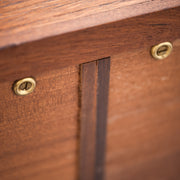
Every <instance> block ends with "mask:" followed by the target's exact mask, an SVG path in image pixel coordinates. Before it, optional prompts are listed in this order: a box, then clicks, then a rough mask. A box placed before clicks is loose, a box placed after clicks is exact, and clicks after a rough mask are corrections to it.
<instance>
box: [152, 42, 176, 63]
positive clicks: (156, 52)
mask: <svg viewBox="0 0 180 180" xmlns="http://www.w3.org/2000/svg"><path fill="white" fill-rule="evenodd" d="M172 49H173V46H172V44H171V43H170V42H163V43H160V44H158V45H155V46H153V47H152V49H151V54H152V56H153V57H154V58H155V59H158V60H160V59H165V58H167V57H168V56H169V55H170V54H171V52H172Z"/></svg>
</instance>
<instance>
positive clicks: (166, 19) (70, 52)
mask: <svg viewBox="0 0 180 180" xmlns="http://www.w3.org/2000/svg"><path fill="white" fill-rule="evenodd" d="M179 19H180V8H179V7H178V8H175V9H170V10H164V11H161V12H157V13H153V14H148V15H144V16H140V17H136V18H131V19H127V20H123V21H120V22H115V23H111V24H107V25H103V26H99V27H94V28H90V29H86V30H83V31H79V32H74V33H69V34H66V35H62V36H57V37H53V38H49V39H44V40H41V41H38V42H33V43H27V44H24V45H21V46H17V47H11V48H8V49H4V50H1V51H0V82H4V81H14V80H15V79H20V78H22V77H23V76H29V75H36V74H39V73H41V72H45V71H47V72H49V70H50V69H51V70H55V69H57V70H58V69H60V68H62V67H67V66H70V65H77V64H81V63H85V62H89V61H94V60H96V59H102V58H103V57H108V56H111V55H115V54H119V53H123V52H128V51H131V50H134V49H139V48H143V47H144V48H150V47H151V46H153V45H155V44H158V43H160V42H164V41H171V42H173V41H175V40H176V39H177V38H179V37H180V21H179Z"/></svg>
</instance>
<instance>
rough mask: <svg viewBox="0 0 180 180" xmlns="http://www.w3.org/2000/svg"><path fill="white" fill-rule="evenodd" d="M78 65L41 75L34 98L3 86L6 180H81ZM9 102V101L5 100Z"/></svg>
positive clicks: (0, 133) (0, 156) (2, 170)
mask: <svg viewBox="0 0 180 180" xmlns="http://www.w3.org/2000/svg"><path fill="white" fill-rule="evenodd" d="M78 71H79V68H78V66H72V67H68V68H64V69H60V70H56V71H50V72H46V73H42V74H38V75H36V81H37V87H36V89H35V91H34V92H33V93H32V94H30V95H28V96H17V95H14V94H13V92H12V91H11V86H12V82H5V83H1V86H0V99H1V108H0V179H2V180H5V179H17V180H18V179H38V180H39V179H53V180H54V179H57V180H59V177H61V179H62V180H63V179H65V180H67V179H69V180H72V179H76V176H77V175H76V173H77V149H78V147H77V134H78V131H77V130H78V123H77V119H78V81H79V76H78ZM2 100H3V102H2Z"/></svg>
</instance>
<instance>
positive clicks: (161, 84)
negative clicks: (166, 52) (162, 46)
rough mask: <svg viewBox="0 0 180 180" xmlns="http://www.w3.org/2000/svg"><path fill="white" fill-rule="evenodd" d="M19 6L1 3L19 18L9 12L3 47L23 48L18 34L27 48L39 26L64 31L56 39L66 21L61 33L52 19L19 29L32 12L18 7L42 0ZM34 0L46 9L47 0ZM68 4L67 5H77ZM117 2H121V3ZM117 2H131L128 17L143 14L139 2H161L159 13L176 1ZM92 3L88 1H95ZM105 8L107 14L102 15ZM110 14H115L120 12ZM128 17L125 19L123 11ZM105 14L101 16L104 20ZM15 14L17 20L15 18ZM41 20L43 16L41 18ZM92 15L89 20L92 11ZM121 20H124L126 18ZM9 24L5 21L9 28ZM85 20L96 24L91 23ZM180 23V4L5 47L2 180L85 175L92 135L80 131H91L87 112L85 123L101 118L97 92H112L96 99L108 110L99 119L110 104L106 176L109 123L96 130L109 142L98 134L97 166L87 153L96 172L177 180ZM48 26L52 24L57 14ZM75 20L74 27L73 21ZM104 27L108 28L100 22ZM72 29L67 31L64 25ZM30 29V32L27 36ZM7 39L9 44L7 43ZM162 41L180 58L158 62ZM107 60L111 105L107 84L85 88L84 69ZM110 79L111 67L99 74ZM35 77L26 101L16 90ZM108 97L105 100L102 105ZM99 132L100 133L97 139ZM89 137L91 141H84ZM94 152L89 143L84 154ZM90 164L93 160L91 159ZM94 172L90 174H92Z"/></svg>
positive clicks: (0, 58) (0, 107) (0, 77)
mask: <svg viewBox="0 0 180 180" xmlns="http://www.w3.org/2000/svg"><path fill="white" fill-rule="evenodd" d="M9 2H10V1H9ZM18 2H19V3H15V1H14V5H12V1H11V3H8V1H3V2H1V5H2V6H1V7H3V8H4V12H3V13H5V14H6V13H7V15H8V13H9V12H8V10H10V9H11V8H12V10H13V11H12V14H13V13H14V17H11V16H7V17H6V18H5V19H8V18H10V19H9V21H8V23H7V28H9V30H7V29H6V28H5V29H3V28H4V27H3V26H1V28H2V31H1V30H0V38H1V42H2V43H3V42H7V44H6V45H8V43H9V40H8V38H9V39H12V41H13V42H15V41H16V43H17V42H18V41H19V39H18V38H20V40H23V41H21V43H22V42H28V39H26V35H27V37H28V38H29V37H30V39H31V41H32V38H31V36H33V37H34V38H36V37H37V36H36V35H37V34H36V33H34V31H33V30H35V31H38V33H39V32H48V31H46V28H45V26H46V25H47V26H48V27H50V31H54V32H55V33H56V30H57V29H58V34H61V32H60V31H61V30H60V28H59V27H58V24H61V23H57V24H56V28H57V29H56V28H54V26H53V25H52V26H51V25H50V24H47V23H45V24H46V25H45V26H42V27H41V28H42V29H43V31H42V29H41V28H40V27H39V24H36V23H37V22H34V23H33V22H32V24H31V23H30V22H28V21H27V26H26V24H25V25H24V26H23V27H25V29H24V30H23V27H22V26H21V25H22V24H21V23H20V24H19V26H18V25H17V24H15V26H14V28H13V27H11V28H10V26H9V25H10V24H9V23H10V22H14V23H16V22H17V21H19V20H20V21H21V20H22V21H23V18H25V17H26V16H25V15H24V16H23V15H22V16H21V17H20V16H17V14H18V11H19V9H18V8H17V7H18V6H21V5H22V6H24V5H29V7H28V6H27V7H26V8H25V7H24V10H25V9H28V8H29V9H31V8H32V6H31V5H32V4H33V2H34V1H26V2H25V1H18ZM36 2H37V4H38V2H40V0H39V1H36ZM42 2H45V1H42ZM55 2H57V1H56V0H55V1H46V3H47V4H48V3H49V4H51V3H55ZM67 2H68V3H69V1H67ZM78 2H81V1H78ZM100 2H101V1H96V2H95V1H94V2H92V3H94V4H96V3H100ZM108 2H111V1H108ZM116 2H117V1H115V2H114V3H115V4H116ZM118 2H121V3H124V5H125V4H126V3H127V6H126V8H125V7H124V6H122V7H121V8H120V10H123V9H125V12H126V11H129V10H128V8H130V10H131V11H130V13H131V12H132V13H135V12H134V11H136V10H138V8H135V7H137V6H139V7H141V8H142V9H143V7H144V8H149V10H150V11H154V8H153V6H151V7H149V6H147V4H148V3H151V4H153V3H155V4H156V5H157V8H158V7H160V8H161V7H162V4H163V3H164V4H163V6H164V7H167V5H168V3H166V2H170V1H163V2H162V1H158V0H155V1H149V0H148V1H144V0H142V1H141V2H140V1H136V0H134V1H118ZM129 2H132V3H135V4H136V5H137V6H134V5H133V4H129V5H128V3H129ZM137 2H138V3H139V4H138V3H137ZM171 2H172V4H173V3H179V1H175V0H173V1H171ZM26 3H27V4H26ZM28 3H30V4H28ZM31 3H32V4H31ZM89 3H90V2H89V1H88V2H87V5H88V4H89ZM141 3H142V4H141ZM158 3H159V6H158ZM37 4H36V5H37ZM172 4H171V5H172ZM39 5H40V4H39ZM121 5H122V4H121ZM174 5H175V4H174ZM103 6H105V7H108V6H109V3H108V4H107V6H106V5H105V4H104V5H103ZM15 7H16V8H15ZM35 7H40V6H33V8H32V9H31V10H32V11H30V12H29V13H28V14H27V16H29V17H30V16H31V15H32V14H31V13H33V12H34V13H35V14H36V12H35V11H36V8H35ZM62 7H63V6H62ZM88 7H89V6H88ZM100 7H101V6H100ZM109 7H110V6H109ZM8 8H9V9H8ZM43 8H44V6H43V7H42V8H39V9H38V10H40V9H41V10H42V12H43V10H44V9H43ZM118 8H119V7H118ZM151 8H152V9H151ZM57 9H58V8H57ZM134 9H135V10H134ZM1 10H2V8H1ZM21 10H23V8H22V9H21ZM47 10H48V6H47ZM84 10H86V9H84ZM132 10H134V11H132ZM118 11H119V9H118ZM143 11H144V10H143ZM23 12H25V11H22V14H23ZM59 12H60V11H59ZM80 12H81V11H79V13H80ZM86 12H87V11H86ZM107 12H110V11H107ZM107 12H105V11H104V13H107ZM112 12H114V13H115V12H116V11H115V10H114V9H112ZM16 13H17V14H16ZM77 13H78V10H77ZM97 13H98V11H97ZM121 13H122V14H124V13H123V11H121ZM144 13H145V11H144ZM49 14H51V13H49ZM72 14H73V13H72ZM80 14H81V13H80ZM100 14H101V13H100ZM100 14H98V15H97V16H98V17H99V18H100V17H101V16H100ZM136 14H138V13H136ZM125 15H126V13H125ZM45 16H48V13H44V17H45ZM115 16H116V13H115ZM15 17H16V19H17V21H13V20H14V19H15ZM17 17H19V18H17ZM41 17H42V16H38V18H41ZM74 17H75V16H74ZM85 17H86V16H85ZM87 17H90V16H89V15H87ZM91 17H93V16H91ZM109 17H112V16H109ZM0 18H1V17H0ZM36 18H37V16H36ZM78 18H81V17H80V15H79V17H78V16H77V21H78V22H80V19H78ZM122 18H124V17H123V16H122ZM5 19H4V18H3V21H4V23H5ZM50 19H51V18H50ZM82 19H83V21H84V22H86V23H88V21H85V20H86V19H85V18H82ZM179 19H180V7H177V8H173V9H168V10H163V11H160V12H155V13H152V14H146V15H142V16H138V17H133V18H130V19H125V20H121V21H116V22H112V23H109V24H103V25H100V26H97V27H92V28H88V29H84V30H80V31H76V32H71V33H66V34H63V35H58V36H54V37H52V36H51V37H49V38H44V39H42V40H39V41H33V42H28V43H25V44H21V45H19V46H16V45H14V46H10V47H6V48H5V47H4V45H3V48H2V49H1V50H0V179H3V180H4V179H5V180H7V179H25V180H26V179H35V180H36V179H37V180H39V179H58V180H59V177H61V179H62V180H63V179H65V180H66V179H67V180H68V179H69V180H73V179H78V177H79V175H80V173H81V172H79V164H80V163H81V159H79V158H80V157H81V155H83V154H82V150H81V148H82V147H83V148H84V147H85V146H83V145H82V144H81V142H80V140H81V139H79V137H80V133H82V134H85V135H87V132H86V131H84V132H83V131H82V132H81V127H88V128H90V127H89V125H87V124H81V125H80V123H81V115H84V119H86V118H87V117H86V116H87V114H86V113H89V116H90V117H89V120H90V119H91V117H94V110H93V108H94V107H93V108H92V107H91V106H89V104H88V102H87V100H90V101H91V100H92V99H90V96H91V95H92V97H93V96H94V94H93V93H94V86H95V87H96V88H97V91H98V93H101V91H102V90H104V94H103V93H102V94H100V96H101V95H102V97H98V96H96V98H99V100H98V101H99V105H100V106H101V107H102V106H104V107H105V108H102V109H103V111H100V110H101V107H98V108H97V106H96V110H95V111H96V118H97V117H103V116H104V115H106V108H107V105H108V119H107V120H108V127H107V128H108V129H107V130H108V135H107V141H106V142H107V151H106V164H105V166H106V168H105V172H104V169H103V166H104V164H103V163H102V162H103V161H104V152H102V151H104V150H105V143H106V142H105V141H104V140H105V138H104V137H105V135H106V134H105V133H104V129H105V123H106V121H103V120H102V121H101V124H100V125H98V130H99V132H96V138H97V137H102V138H104V139H103V140H100V138H99V143H98V145H96V148H97V147H98V148H97V149H96V151H98V150H100V151H101V152H99V154H100V153H101V154H100V155H97V156H96V158H95V159H96V160H93V159H90V157H87V159H88V160H90V161H91V162H93V161H95V169H96V170H99V169H98V168H97V167H98V166H99V164H100V166H101V167H100V166H99V167H100V170H99V172H104V173H105V177H106V179H107V180H108V179H110V180H111V179H113V180H116V179H122V180H123V179H125V180H129V179H135V178H136V179H138V180H139V179H148V178H149V180H151V179H158V180H159V179H163V180H164V179H165V180H166V179H173V180H174V179H175V180H176V179H177V178H179V173H178V167H179V162H180V160H179V152H180V148H179V142H178V137H179V135H180V134H179V119H180V117H179V109H180V103H179V97H180V96H179V92H180V86H179V84H180V82H179V77H180V74H179V72H180V71H179V70H180V69H179V68H180V66H179V57H180V54H179V47H180V40H179V39H180V21H179ZM31 20H33V18H32V19H31ZM96 20H100V21H101V18H100V19H97V18H96ZM105 20H107V19H105ZM22 21H21V22H22ZM40 21H41V20H40ZM47 21H48V22H49V23H50V22H51V21H49V18H47ZM65 21H66V19H65ZM72 21H73V22H74V23H76V21H74V19H72ZM111 21H112V19H111ZM111 21H109V22H111ZM41 22H42V21H41ZM70 22H71V21H68V22H67V23H68V24H69V23H70ZM96 22H97V21H96ZM106 22H108V21H106ZM0 23H1V22H0ZM28 23H29V24H28ZM101 23H104V22H102V21H101ZM12 24H13V23H12ZM41 24H42V23H41ZM70 24H71V23H70ZM80 24H81V22H80ZM71 25H72V29H71V30H72V31H74V29H73V23H72V24H71ZM8 26H9V27H8ZM31 27H32V28H31ZM37 27H38V28H37ZM64 27H67V28H68V26H66V24H64ZM88 27H89V25H88ZM33 28H34V29H33ZM81 28H82V27H81ZM27 29H29V31H26V30H27ZM62 29H63V28H62ZM6 30H7V34H6ZM30 32H32V34H31V33H30ZM63 32H64V31H63ZM8 33H9V34H8ZM18 34H19V35H18ZM3 35H4V38H5V39H2V37H3ZM20 35H21V36H20ZM51 35H52V34H51ZM45 36H46V35H45ZM16 37H17V39H16V40H15V39H14V38H16ZM38 37H40V36H38ZM21 38H22V39H21ZM24 40H25V41H24ZM164 41H170V42H171V43H172V44H173V47H174V50H173V53H172V55H171V56H170V57H169V58H167V59H166V60H164V61H155V60H154V59H153V58H152V57H151V55H150V49H151V47H152V46H154V45H156V44H159V43H161V42H164ZM19 42H20V41H19ZM16 43H15V44H16ZM104 57H111V59H112V64H111V71H110V91H109V95H110V96H109V103H108V102H107V99H105V98H107V97H108V92H107V90H108V89H107V86H103V84H102V86H101V87H99V88H100V89H101V90H98V86H97V85H98V84H96V85H93V82H91V83H90V82H89V83H90V84H88V82H87V80H88V79H84V80H83V81H84V83H85V84H84V87H83V86H82V82H83V81H82V79H81V78H82V77H81V76H80V68H79V65H80V66H82V65H81V64H82V63H87V62H91V61H94V60H97V59H102V58H104ZM108 67H109V66H108ZM96 68H97V67H96ZM81 70H82V69H81ZM96 71H97V69H96ZM93 72H94V71H89V75H90V74H92V75H93ZM99 72H100V70H98V71H97V72H96V76H97V77H96V78H100V77H99V75H98V73H99ZM102 72H103V71H102ZM107 73H108V71H107V72H103V73H101V78H106V79H104V80H103V79H102V82H106V85H107V80H108V79H107V78H108V76H106V75H107ZM85 74H86V75H87V72H84V75H85ZM81 75H82V74H81ZM29 76H30V77H31V76H32V77H35V79H36V80H37V87H36V89H35V92H33V93H32V94H30V95H29V96H24V97H19V96H16V95H15V94H13V92H12V84H13V83H14V81H15V80H18V79H21V78H24V77H29ZM88 78H90V77H88ZM91 78H93V77H91ZM94 78H95V77H94ZM97 81H98V80H97ZM102 82H101V83H102ZM86 83H87V84H86ZM90 85H92V87H89V88H90V89H88V92H87V91H86V92H85V91H84V93H85V95H87V94H86V93H88V96H89V97H86V98H87V99H85V100H83V99H81V98H82V97H83V96H81V95H82V94H81V93H82V90H83V89H84V90H86V89H87V87H88V86H90ZM80 87H81V88H82V89H81V91H80ZM102 88H104V89H102ZM91 90H92V91H91ZM96 93H97V92H96ZM98 93H97V94H98ZM97 94H96V95H97ZM96 98H94V99H96ZM94 99H93V100H94ZM104 99H105V103H103V101H104ZM93 100H92V101H91V102H90V101H89V103H91V104H90V105H92V106H94V105H95V104H96V102H93ZM96 101H97V99H96ZM81 103H82V104H81ZM82 105H83V106H84V107H85V106H87V108H88V109H89V108H90V109H89V111H90V112H88V110H87V109H86V108H84V109H83V107H82ZM91 108H92V109H91ZM81 110H83V111H81ZM104 110H105V111H104ZM83 112H84V114H83ZM102 112H103V113H104V112H105V114H103V113H102ZM81 113H82V114H81ZM91 113H93V114H91ZM98 113H99V114H98ZM105 117H106V116H105ZM90 123H91V122H90V121H89V124H90ZM93 123H94V122H93ZM103 123H104V124H103ZM96 125H97V124H96ZM102 127H103V128H102ZM89 130H92V129H91V128H90V129H89ZM89 130H88V131H89ZM98 133H100V136H99V135H97V134H98ZM82 134H81V136H82ZM86 137H87V138H88V139H90V138H91V137H89V136H86ZM97 139H98V138H97ZM85 141H86V139H85V138H84V139H83V142H85ZM101 142H102V144H101ZM86 144H87V143H86ZM81 145H82V147H81ZM88 145H89V144H88ZM101 147H103V148H101ZM86 148H87V149H88V148H89V147H85V148H84V149H86ZM88 152H89V149H88ZM92 153H93V152H92ZM83 157H85V154H84V155H83ZM82 161H84V162H85V160H82ZM98 161H99V162H100V163H99V164H98V163H97V162H98ZM85 163H86V162H85ZM86 167H87V166H86ZM91 167H92V166H91ZM88 172H91V169H88ZM101 175H102V176H103V175H104V174H101ZM102 176H101V177H102ZM97 177H98V176H97Z"/></svg>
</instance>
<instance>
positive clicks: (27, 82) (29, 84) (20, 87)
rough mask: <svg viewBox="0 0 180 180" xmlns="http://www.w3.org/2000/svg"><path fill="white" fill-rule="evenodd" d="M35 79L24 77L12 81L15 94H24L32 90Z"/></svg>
mask: <svg viewBox="0 0 180 180" xmlns="http://www.w3.org/2000/svg"><path fill="white" fill-rule="evenodd" d="M35 87H36V81H35V79H33V78H30V77H29V78H24V79H21V80H18V81H16V82H15V83H14V86H13V90H14V93H15V94H16V95H19V96H25V95H28V94H30V93H32V92H33V91H34V89H35Z"/></svg>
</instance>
